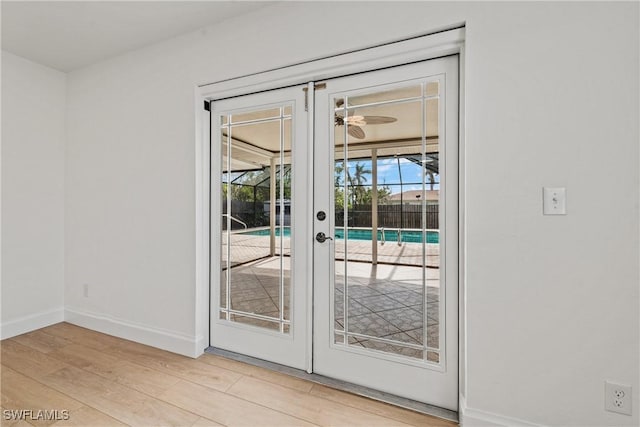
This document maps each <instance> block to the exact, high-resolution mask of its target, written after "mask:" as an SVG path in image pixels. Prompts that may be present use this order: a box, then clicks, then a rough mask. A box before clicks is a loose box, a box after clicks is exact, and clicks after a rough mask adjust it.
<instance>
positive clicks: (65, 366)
mask: <svg viewBox="0 0 640 427" xmlns="http://www.w3.org/2000/svg"><path fill="white" fill-rule="evenodd" d="M0 347H1V350H2V359H1V368H2V369H1V371H2V372H1V373H2V382H1V383H0V389H1V394H2V408H1V409H2V411H1V412H2V417H1V419H2V420H1V421H0V423H1V425H2V426H16V427H18V426H20V427H28V426H30V425H37V426H41V425H54V426H122V425H135V426H196V427H199V426H219V425H226V426H312V425H331V426H406V425H412V426H420V427H426V426H438V427H445V426H446V427H452V426H455V425H456V424H455V423H452V422H449V421H444V420H441V419H438V418H434V417H429V416H427V415H422V414H418V413H415V412H412V411H408V410H405V409H401V408H397V407H394V406H391V405H387V404H384V403H380V402H376V401H374V400H370V399H366V398H363V397H359V396H356V395H352V394H349V393H344V392H341V391H337V390H334V389H331V388H328V387H325V386H322V385H318V384H314V383H311V382H308V381H305V380H301V379H298V378H294V377H291V376H288V375H285V374H280V373H276V372H272V371H269V370H267V369H263V368H258V367H255V366H252V365H247V364H244V363H241V362H237V361H233V360H229V359H225V358H222V357H219V356H214V355H209V354H205V355H203V356H201V357H199V358H198V359H190V358H188V357H184V356H180V355H177V354H174V353H169V352H166V351H163V350H158V349H156V348H152V347H148V346H145V345H141V344H137V343H134V342H132V341H126V340H122V339H120V338H115V337H112V336H109V335H104V334H101V333H98V332H94V331H91V330H88V329H84V328H80V327H78V326H74V325H71V324H69V323H58V324H56V325H53V326H49V327H47V328H43V329H40V330H37V331H34V332H30V333H28V334H24V335H20V336H17V337H14V338H11V339H7V340H4V341H1V342H0ZM19 409H26V410H29V409H30V410H33V414H34V415H35V414H37V411H38V410H49V411H51V410H59V411H61V410H68V411H69V419H68V420H66V421H65V420H60V421H44V420H37V419H36V420H33V419H27V420H26V421H25V420H22V421H7V420H6V419H5V415H6V413H7V411H8V410H19ZM32 418H35V417H32Z"/></svg>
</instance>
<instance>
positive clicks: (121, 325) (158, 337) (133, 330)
mask: <svg viewBox="0 0 640 427" xmlns="http://www.w3.org/2000/svg"><path fill="white" fill-rule="evenodd" d="M64 320H65V321H66V322H69V323H72V324H74V325H78V326H82V327H83V328H88V329H92V330H94V331H98V332H102V333H105V334H108V335H113V336H116V337H118V338H123V339H126V340H130V341H135V342H139V343H141V344H146V345H149V346H152V347H156V348H160V349H163V350H167V351H170V352H172V353H178V354H182V355H184V356H188V357H194V358H195V357H198V356H200V355H201V354H202V353H203V352H204V348H205V347H206V341H205V339H204V337H193V336H188V335H184V334H181V333H178V332H173V331H168V330H165V329H160V328H152V327H149V326H145V325H140V324H135V323H133V322H129V321H126V320H122V319H116V318H114V317H112V316H108V315H104V314H98V313H91V312H87V311H84V310H78V309H74V308H69V307H66V308H65V310H64Z"/></svg>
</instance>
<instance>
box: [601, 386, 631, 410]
mask: <svg viewBox="0 0 640 427" xmlns="http://www.w3.org/2000/svg"><path fill="white" fill-rule="evenodd" d="M631 402H632V399H631V386H630V385H625V384H617V383H612V382H610V381H605V383H604V409H606V410H607V411H611V412H617V413H619V414H624V415H631V409H632V408H631Z"/></svg>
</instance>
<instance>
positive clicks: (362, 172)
mask: <svg viewBox="0 0 640 427" xmlns="http://www.w3.org/2000/svg"><path fill="white" fill-rule="evenodd" d="M370 173H371V170H370V169H366V166H365V165H364V164H362V163H360V162H357V163H356V169H355V171H354V173H353V179H352V182H351V183H350V184H351V185H353V186H355V189H354V191H353V204H354V205H355V204H357V202H358V201H359V200H362V198H363V197H362V196H363V195H364V191H365V190H364V188H363V187H362V186H363V185H364V184H365V183H366V182H367V177H366V175H367V174H370Z"/></svg>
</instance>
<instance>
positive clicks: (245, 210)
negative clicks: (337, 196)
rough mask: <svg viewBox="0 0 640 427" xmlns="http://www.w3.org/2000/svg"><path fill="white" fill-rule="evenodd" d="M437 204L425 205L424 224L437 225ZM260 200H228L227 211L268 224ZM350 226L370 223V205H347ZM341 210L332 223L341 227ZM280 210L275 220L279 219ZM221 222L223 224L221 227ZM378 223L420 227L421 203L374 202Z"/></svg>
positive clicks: (249, 221)
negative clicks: (376, 205) (388, 203)
mask: <svg viewBox="0 0 640 427" xmlns="http://www.w3.org/2000/svg"><path fill="white" fill-rule="evenodd" d="M438 207H439V205H437V204H436V205H427V207H426V219H427V223H426V225H425V228H430V229H438V228H439V226H438V212H439V209H438ZM264 209H265V208H264V203H262V202H245V201H239V200H232V201H231V214H232V215H233V216H234V217H235V218H238V219H240V220H242V221H243V222H246V223H247V224H248V226H249V227H250V228H251V227H261V226H267V225H269V212H265V210H264ZM222 213H223V214H226V213H227V205H226V200H225V201H224V203H223V204H222ZM348 214H349V224H348V225H349V226H350V227H371V205H356V206H354V207H353V208H351V209H349V213H348ZM343 217H344V214H343V212H338V211H336V216H335V218H336V224H335V225H336V226H337V227H343V226H344V222H343ZM279 220H280V212H279V209H278V216H277V217H276V222H277V223H279ZM284 225H289V212H288V211H287V212H285V222H284ZM225 226H226V225H225V224H224V222H223V228H225ZM378 227H386V228H403V229H407V228H422V206H421V205H415V204H413V205H410V204H403V205H400V204H393V205H378ZM231 228H232V229H237V228H242V226H241V225H239V224H235V223H232V226H231Z"/></svg>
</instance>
